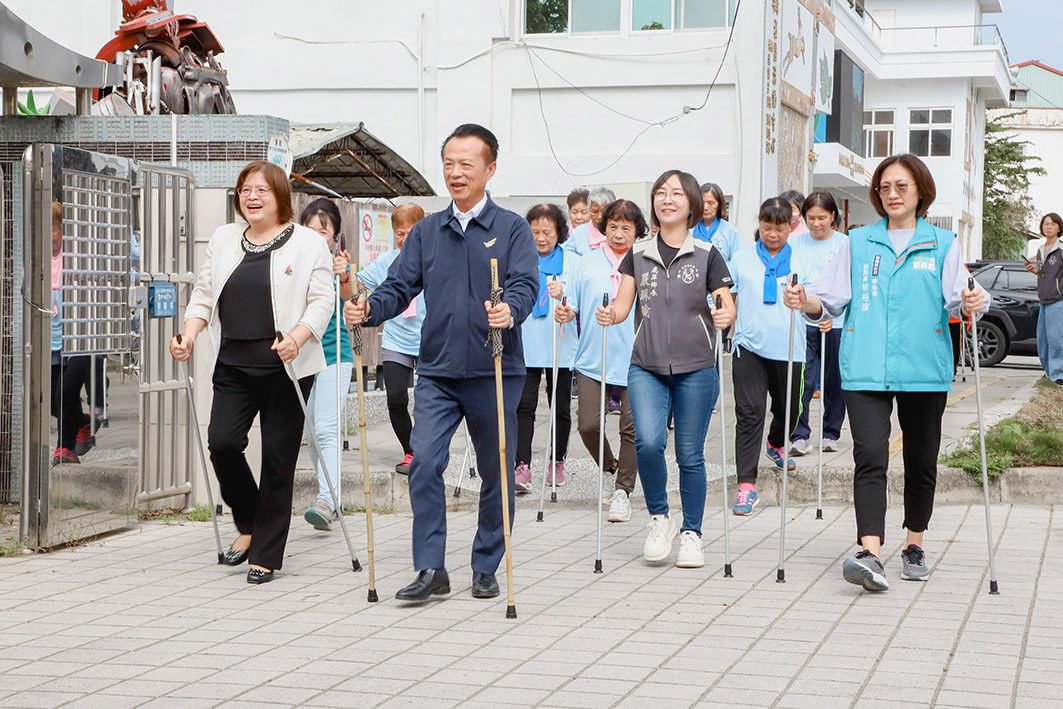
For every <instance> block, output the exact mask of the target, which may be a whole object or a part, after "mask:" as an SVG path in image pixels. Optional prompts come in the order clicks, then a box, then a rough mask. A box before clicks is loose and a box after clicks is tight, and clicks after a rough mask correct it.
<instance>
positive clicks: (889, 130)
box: [864, 109, 894, 158]
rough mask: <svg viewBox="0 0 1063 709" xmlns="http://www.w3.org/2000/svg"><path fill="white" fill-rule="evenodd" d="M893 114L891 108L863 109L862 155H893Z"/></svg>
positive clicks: (879, 156)
mask: <svg viewBox="0 0 1063 709" xmlns="http://www.w3.org/2000/svg"><path fill="white" fill-rule="evenodd" d="M893 115H894V112H893V110H892V109H887V110H876V111H864V157H868V158H886V157H889V156H890V155H893V131H894V121H893Z"/></svg>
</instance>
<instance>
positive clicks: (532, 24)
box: [524, 0, 621, 34]
mask: <svg viewBox="0 0 1063 709" xmlns="http://www.w3.org/2000/svg"><path fill="white" fill-rule="evenodd" d="M620 2H621V0H525V2H524V32H525V34H563V33H565V32H619V31H620Z"/></svg>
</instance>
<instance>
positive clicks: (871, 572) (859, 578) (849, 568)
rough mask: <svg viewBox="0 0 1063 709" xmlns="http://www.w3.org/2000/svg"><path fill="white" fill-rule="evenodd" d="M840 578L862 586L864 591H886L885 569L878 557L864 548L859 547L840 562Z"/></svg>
mask: <svg viewBox="0 0 1063 709" xmlns="http://www.w3.org/2000/svg"><path fill="white" fill-rule="evenodd" d="M842 578H844V579H845V580H846V581H848V582H849V583H853V584H856V585H857V586H863V587H864V590H865V591H888V590H889V588H890V584H889V581H887V580H886V569H885V568H883V566H882V562H881V561H879V560H878V557H877V556H875V555H874V554H872V553H871V552H869V551H868V550H866V549H861V550H860V551H858V552H857V553H856V555H855V556H851V557H849V558H848V559H846V560H845V563H844V564H842Z"/></svg>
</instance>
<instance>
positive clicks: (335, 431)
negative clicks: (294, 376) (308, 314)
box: [304, 362, 354, 509]
mask: <svg viewBox="0 0 1063 709" xmlns="http://www.w3.org/2000/svg"><path fill="white" fill-rule="evenodd" d="M337 372H339V387H340V391H339V395H338V396H337V392H336V373H337ZM353 373H354V364H353V363H351V362H340V363H339V364H338V365H336V364H330V365H329V366H327V367H325V368H324V369H322V370H321V371H320V372H318V373H317V375H316V376H315V377H314V388H313V389H312V390H311V391H310V398H309V399H307V401H306V408H307V410H308V411H309V412H310V417H311V418H312V419H313V423H314V430H313V431H310V422H309V421H307V422H306V424H305V425H304V429H305V431H306V435H307V436H310V435H313V436H315V437H316V438H317V444H318V445H319V446H321V454H322V455H324V456H325V460H324V461H321V460H318V457H317V451H315V450H314V447H313V446H310V460H312V461H313V463H314V467H315V468H316V469H317V499H318V500H321V501H323V502H325V503H326V504H327V505H328V506H329V509H332V508H333V504H332V495H331V494H329V489H328V482H327V481H326V480H325V476H326V475H328V476H329V480H331V481H332V485H333V486H334V487H335V488H336V496H337V497H339V498H340V499H341V500H342V499H343V495H342V494H341V493H340V476H339V475H338V474H337V469H338V467H337V466H338V465H339V454H340V431H339V425H340V413H341V409H340V407H342V408H343V411H344V412H346V407H347V393H348V392H349V391H350V387H351V375H352V374H353Z"/></svg>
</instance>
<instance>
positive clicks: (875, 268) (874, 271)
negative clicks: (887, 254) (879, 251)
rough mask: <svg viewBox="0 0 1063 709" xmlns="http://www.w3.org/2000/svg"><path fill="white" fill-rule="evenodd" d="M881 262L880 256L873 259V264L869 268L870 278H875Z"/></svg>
mask: <svg viewBox="0 0 1063 709" xmlns="http://www.w3.org/2000/svg"><path fill="white" fill-rule="evenodd" d="M881 262H882V257H881V256H876V257H875V264H874V266H872V268H871V275H872V276H877V275H878V266H879V264H880V263H881Z"/></svg>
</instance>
